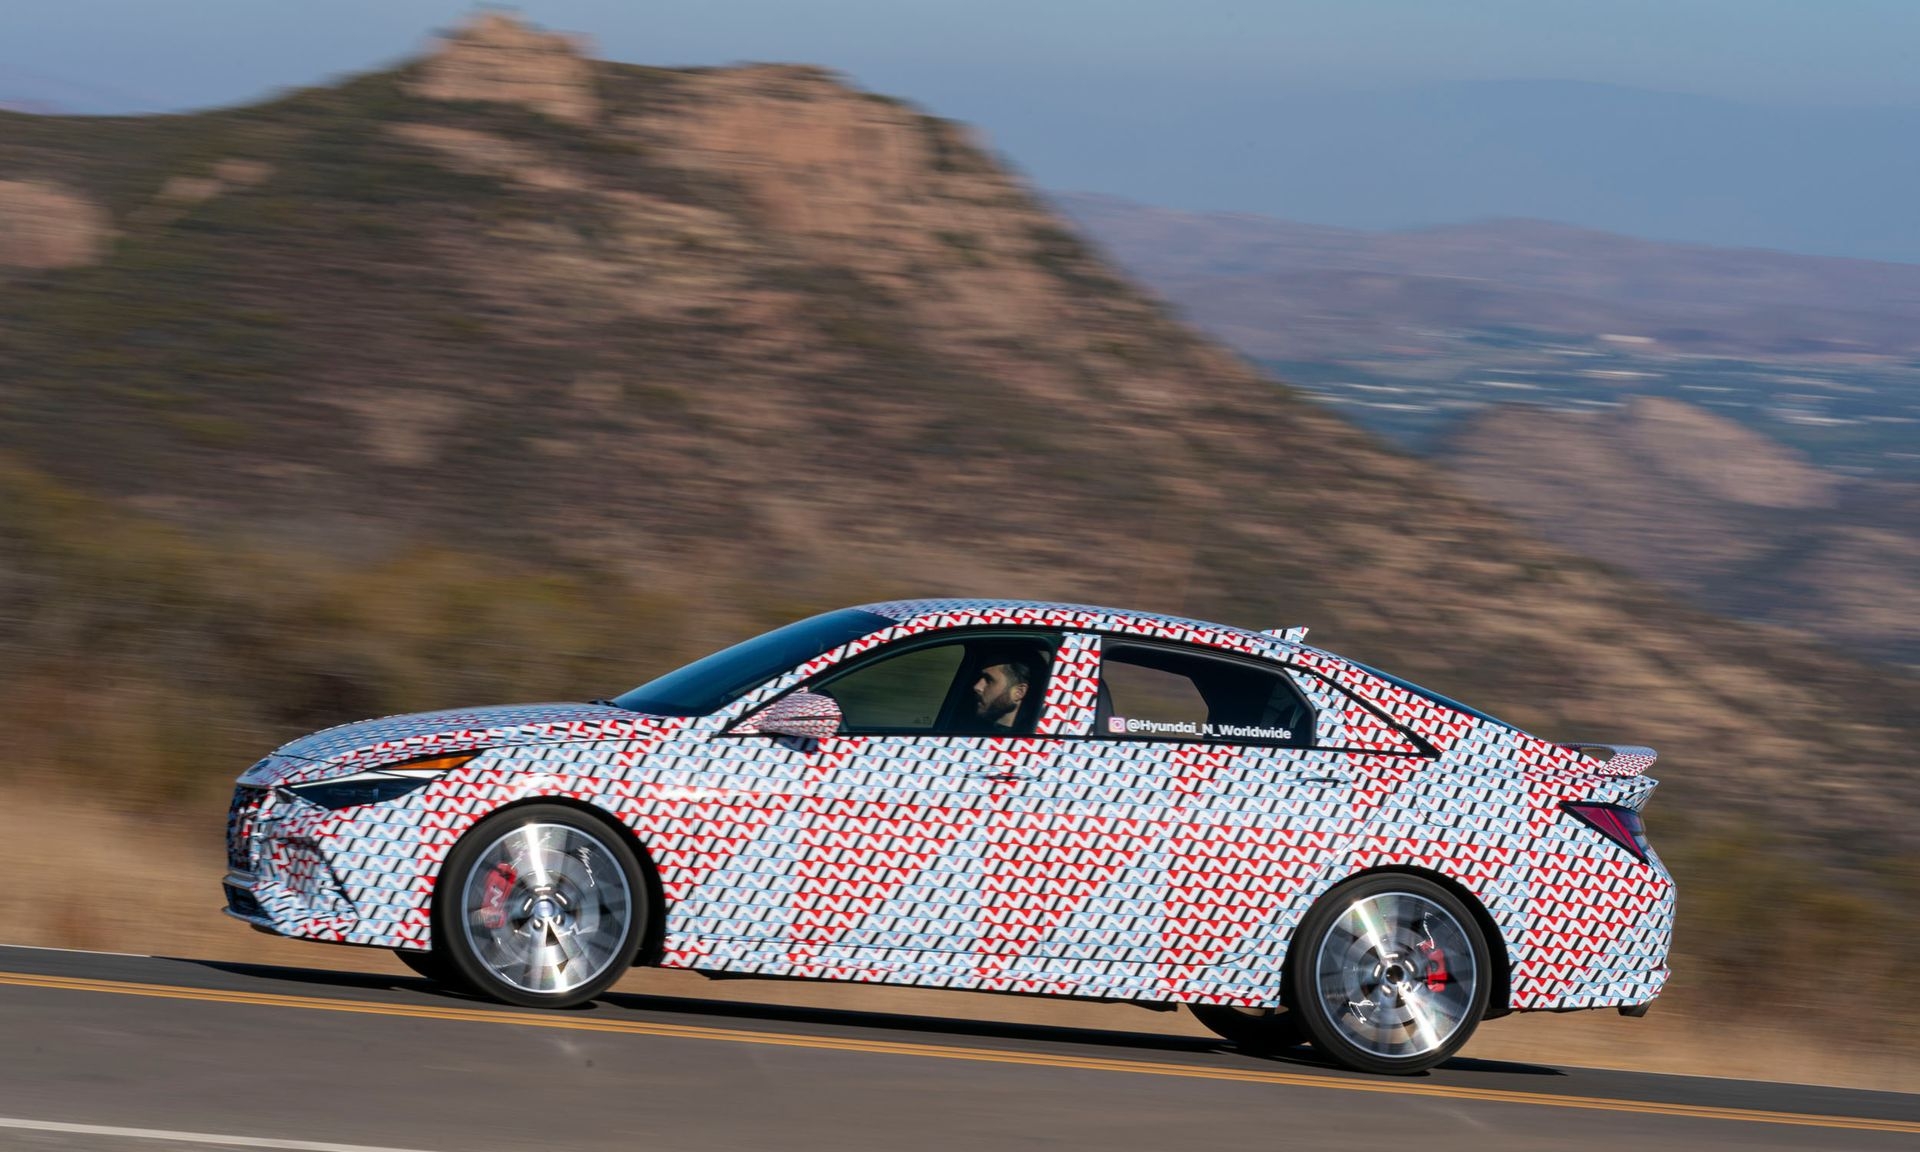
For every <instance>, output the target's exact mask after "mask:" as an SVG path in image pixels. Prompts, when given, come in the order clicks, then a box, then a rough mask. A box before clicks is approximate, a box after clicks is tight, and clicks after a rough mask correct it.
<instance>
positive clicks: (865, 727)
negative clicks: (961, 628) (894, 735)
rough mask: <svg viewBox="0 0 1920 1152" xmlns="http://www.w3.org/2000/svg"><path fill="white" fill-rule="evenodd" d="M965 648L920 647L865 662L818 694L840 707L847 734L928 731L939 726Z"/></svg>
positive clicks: (962, 660)
mask: <svg viewBox="0 0 1920 1152" xmlns="http://www.w3.org/2000/svg"><path fill="white" fill-rule="evenodd" d="M966 656H967V649H966V645H964V644H941V645H938V646H937V647H933V648H918V649H915V650H914V651H912V652H906V653H903V654H901V655H899V656H894V657H891V658H888V659H881V660H878V661H875V662H874V663H871V664H864V665H862V666H860V667H858V668H855V669H853V670H852V671H851V672H848V673H847V674H846V675H844V676H838V677H835V678H834V679H833V680H830V681H828V682H827V683H826V684H823V685H822V686H820V687H819V688H815V689H814V691H816V692H819V693H821V694H823V695H827V696H831V697H833V698H834V699H835V700H837V701H839V703H840V715H841V716H842V717H843V719H842V721H841V725H840V730H841V731H842V732H897V731H913V732H926V731H929V730H931V729H932V728H933V727H934V726H935V725H936V724H938V723H939V722H940V710H941V709H942V708H944V707H946V704H947V694H948V692H949V691H951V690H952V688H953V681H954V678H955V677H957V676H958V675H959V674H960V665H961V663H962V662H964V661H965V660H966Z"/></svg>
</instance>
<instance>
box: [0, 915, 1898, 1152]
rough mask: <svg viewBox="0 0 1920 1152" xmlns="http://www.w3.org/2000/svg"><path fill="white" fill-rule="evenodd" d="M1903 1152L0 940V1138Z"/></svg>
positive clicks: (1138, 1050)
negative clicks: (505, 1003)
mask: <svg viewBox="0 0 1920 1152" xmlns="http://www.w3.org/2000/svg"><path fill="white" fill-rule="evenodd" d="M1681 1146H1684V1147H1686V1148H1689V1149H1717V1148H1725V1149H1734V1148H1740V1149H1750V1148H1867V1149H1872V1148H1889V1149H1891V1148H1905V1149H1911V1148H1914V1147H1916V1146H1920V1095H1905V1094H1897V1093H1882V1092H1859V1091H1849V1090H1844V1089H1836V1088H1816V1087H1806V1086H1801V1085H1783V1084H1762V1083H1753V1082H1747V1081H1738V1080H1718V1079H1708V1078H1691V1077H1674V1076H1652V1075H1641V1074H1635V1073H1626V1072H1612V1071H1601V1070H1595V1069H1583V1068H1550V1067H1544V1066H1536V1065H1524V1064H1509V1063H1494V1062H1489V1061H1476V1060H1464V1059H1463V1060H1454V1061H1451V1062H1449V1063H1448V1064H1447V1065H1446V1066H1444V1067H1442V1068H1440V1069H1437V1070H1435V1071H1434V1072H1432V1073H1430V1074H1428V1075H1425V1076H1420V1077H1412V1078H1394V1079H1384V1078H1377V1077H1366V1076H1358V1075H1353V1074H1349V1073H1345V1072H1342V1071H1339V1070H1336V1069H1333V1068H1330V1067H1327V1066H1325V1065H1322V1064H1318V1063H1315V1062H1314V1061H1313V1060H1311V1059H1310V1058H1309V1055H1308V1053H1306V1052H1304V1051H1303V1052H1302V1053H1301V1054H1300V1057H1299V1058H1297V1059H1270V1058H1269V1059H1263V1058H1257V1057H1250V1056H1245V1055H1242V1054H1240V1053H1237V1052H1234V1051H1232V1050H1231V1049H1228V1048H1225V1047H1223V1046H1220V1045H1214V1044H1210V1043H1208V1042H1206V1041H1203V1040H1194V1039H1188V1038H1183V1037H1176V1036H1164V1035H1147V1034H1135V1033H1120V1032H1105V1031H1088V1030H1080V1029H1065V1028H1050V1027H1035V1026H1022V1025H1002V1024H993V1023H983V1022H979V1021H954V1020H941V1019H931V1018H923V1017H911V1016H898V1015H879V1014H872V1013H859V1012H844V1011H829V1010H823V1009H803V1008H783V1007H773V1006H768V1005H760V1004H742V1003H732V1002H727V1001H709V1000H697V1001H696V1000H677V999H669V998H663V997H649V996H631V995H612V996H609V997H607V998H606V999H605V1000H602V1001H599V1002H596V1003H595V1004H592V1005H589V1006H587V1007H585V1008H582V1009H577V1010H574V1011H569V1012H537V1011H530V1010H522V1009H516V1008H504V1007H500V1006H497V1005H492V1004H484V1003H480V1002H477V1001H473V1000H469V999H465V998H462V997H459V996H455V995H453V994H450V993H445V992H440V991H438V990H436V989H434V988H432V987H431V986H429V985H428V984H426V983H425V982H423V981H418V980H412V979H406V978H399V977H383V976H366V975H357V974H346V973H339V972H319V971H309V970H305V969H292V968H267V967H259V966H248V965H233V964H219V963H212V962H204V961H193V960H180V959H161V958H154V957H145V956H117V955H111V954H102V953H87V952H55V951H43V950H37V949H25V948H5V947H0V1148H6V1149H13V1148H21V1149H45V1150H56V1149H57V1150H77V1149H86V1150H88V1152H135V1150H139V1152H162V1150H175V1152H177V1150H181V1149H186V1150H192V1149H214V1148H236V1147H237V1148H278V1149H304V1150H308V1152H315V1150H328V1152H338V1150H341V1149H352V1150H354V1152H358V1150H360V1149H380V1150H383V1152H385V1150H392V1149H405V1150H409V1152H411V1150H422V1152H456V1150H457V1152H508V1150H531V1149H539V1150H561V1149H566V1150H573V1149H583V1150H584V1149H596V1150H597V1149H619V1150H621V1152H634V1150H635V1149H673V1150H675V1152H682V1150H684V1152H705V1150H718V1149H754V1150H761V1149H832V1150H835V1152H843V1150H845V1152H854V1150H860V1149H875V1150H886V1152H899V1150H923V1149H924V1150H940V1149H964V1150H966V1152H982V1150H985V1149H1003V1148H1012V1149H1022V1148H1043V1147H1044V1148H1097V1149H1101V1150H1103V1152H1109V1150H1111V1152H1123V1150H1132V1149H1140V1150H1149V1149H1151V1150H1156V1152H1157V1150H1164V1149H1181V1150H1183V1152H1185V1150H1188V1149H1212V1148H1250V1149H1251V1148H1261V1149H1270V1148H1276V1147H1307V1148H1341V1149H1343V1150H1344V1149H1371V1148H1379V1149H1389V1148H1390V1149H1395V1150H1400V1149H1406V1148H1419V1149H1423V1150H1426V1152H1442V1150H1446V1149H1454V1148H1462V1149H1465V1148H1472V1149H1476V1150H1481V1149H1527V1150H1530V1152H1531V1150H1535V1149H1542V1148H1570V1149H1572V1148H1595V1149H1598V1148H1608V1149H1617V1148H1620V1147H1635V1148H1660V1147H1681Z"/></svg>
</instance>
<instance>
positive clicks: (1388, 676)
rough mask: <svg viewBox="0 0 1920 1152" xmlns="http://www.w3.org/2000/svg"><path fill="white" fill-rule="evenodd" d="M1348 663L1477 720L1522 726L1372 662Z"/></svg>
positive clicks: (1515, 729) (1505, 725)
mask: <svg viewBox="0 0 1920 1152" xmlns="http://www.w3.org/2000/svg"><path fill="white" fill-rule="evenodd" d="M1347 663H1349V664H1352V665H1353V666H1354V667H1355V668H1358V669H1360V670H1361V671H1363V672H1371V673H1372V674H1374V675H1375V676H1378V677H1380V679H1382V680H1385V681H1386V682H1387V683H1389V684H1391V685H1393V686H1394V687H1395V688H1404V689H1405V690H1407V691H1408V692H1411V693H1413V694H1414V695H1415V696H1418V697H1420V698H1422V699H1424V700H1431V701H1432V702H1433V703H1435V704H1438V705H1440V706H1441V707H1442V708H1451V709H1453V710H1454V711H1455V712H1464V713H1466V714H1467V715H1469V716H1471V717H1473V718H1474V719H1475V720H1485V721H1486V722H1487V723H1489V724H1498V725H1500V727H1502V728H1512V729H1513V730H1514V731H1515V732H1519V731H1520V728H1519V727H1518V726H1517V725H1514V724H1509V723H1507V722H1506V721H1505V720H1502V719H1500V717H1498V716H1489V715H1488V714H1487V713H1485V712H1482V711H1480V709H1478V708H1469V707H1467V706H1466V705H1465V704H1462V703H1460V701H1458V700H1455V699H1453V698H1452V697H1450V696H1442V695H1440V693H1438V692H1435V691H1434V690H1433V689H1431V688H1422V687H1420V685H1418V684H1415V683H1414V682H1413V681H1411V680H1403V679H1401V678H1400V677H1398V676H1395V675H1394V674H1393V673H1391V672H1382V671H1380V669H1378V668H1375V667H1373V666H1372V665H1370V664H1362V663H1360V662H1359V661H1358V660H1349V661H1347Z"/></svg>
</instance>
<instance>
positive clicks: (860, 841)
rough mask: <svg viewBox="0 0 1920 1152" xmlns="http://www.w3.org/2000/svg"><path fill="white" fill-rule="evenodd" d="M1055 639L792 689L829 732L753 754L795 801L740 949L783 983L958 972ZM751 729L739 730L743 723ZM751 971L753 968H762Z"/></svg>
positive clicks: (773, 741) (875, 656)
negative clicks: (826, 718)
mask: <svg viewBox="0 0 1920 1152" xmlns="http://www.w3.org/2000/svg"><path fill="white" fill-rule="evenodd" d="M1058 639H1059V638H1058V636H1057V635H1056V634H1050V633H1042V632H1035V631H1022V630H1005V629H987V630H981V629H975V630H969V631H966V632H959V633H953V634H948V635H946V636H935V637H931V638H923V637H916V638H911V639H907V640H902V641H897V642H895V643H894V644H892V645H889V646H887V647H886V648H883V649H881V650H879V651H877V652H874V653H869V654H867V655H865V656H864V657H863V658H861V659H858V660H856V661H853V662H849V663H848V664H847V665H845V666H844V667H839V668H832V669H828V670H826V671H825V672H823V673H821V674H820V675H818V676H816V677H815V678H813V679H812V680H811V681H809V682H808V683H807V684H805V685H804V687H805V688H807V690H809V691H812V692H817V693H820V694H822V695H826V696H831V697H833V698H834V699H835V700H836V701H837V702H838V704H839V705H840V709H841V713H842V717H843V720H842V724H841V731H840V732H838V733H836V734H835V735H834V736H832V737H829V738H827V739H825V740H821V741H818V742H802V741H792V740H786V739H780V738H770V737H764V736H722V737H718V738H717V739H721V740H729V739H732V740H740V741H742V742H743V743H744V742H761V743H762V746H763V747H764V748H765V751H766V754H767V755H769V756H772V757H776V758H780V759H791V761H792V765H791V767H792V769H793V770H794V781H795V782H794V784H793V785H792V788H793V791H794V795H795V800H794V802H793V803H792V804H791V806H789V807H788V808H787V809H786V811H785V812H784V813H783V814H782V815H781V817H780V819H779V821H778V827H777V828H775V829H774V830H773V832H772V835H771V836H770V837H769V838H768V839H769V843H768V847H767V850H766V851H764V852H762V853H761V857H760V861H759V863H760V865H761V867H760V868H758V869H756V871H757V872H758V873H759V874H758V875H756V876H754V877H752V878H751V879H750V880H749V881H748V883H750V884H752V885H754V886H755V887H758V888H762V889H763V890H765V891H767V892H768V894H769V895H772V896H776V897H777V900H775V901H770V902H766V903H768V905H769V906H770V907H772V908H774V909H777V911H776V912H775V913H774V915H772V916H770V917H769V918H768V919H766V920H765V921H764V922H761V923H759V924H757V925H754V926H753V928H752V938H755V939H758V940H760V941H762V942H763V943H764V944H766V945H769V946H777V948H776V950H777V951H778V952H779V953H780V956H779V958H778V959H777V961H776V962H775V964H774V966H775V967H776V968H778V970H780V971H783V972H785V973H786V974H790V975H804V976H825V977H836V978H867V979H886V978H889V976H890V975H897V974H898V973H900V972H902V971H904V970H914V971H919V972H922V973H927V972H932V971H934V970H939V971H943V972H944V971H948V970H951V969H955V968H957V967H960V966H964V963H965V962H966V958H968V957H970V956H971V955H972V954H973V953H974V950H975V947H976V940H977V937H978V936H979V934H980V932H981V925H980V915H981V909H982V906H983V901H984V899H985V897H984V895H983V893H982V885H981V880H982V876H983V875H984V873H985V870H986V867H987V865H986V861H985V857H986V853H987V843H988V837H989V829H990V821H991V817H992V815H993V813H994V812H995V811H997V806H998V802H999V797H1000V796H1001V795H1003V794H1004V793H1005V791H1006V790H1007V789H1008V788H1009V787H1011V786H1012V782H1013V781H1014V780H1015V779H1016V778H1017V777H1016V775H1015V772H1016V771H1017V769H1018V766H1019V763H1020V758H1021V753H1019V752H1017V751H1015V750H1014V749H1015V748H1016V746H1018V747H1025V746H1027V745H1030V744H1032V743H1033V741H1034V736H1033V733H1034V732H1035V731H1036V729H1037V727H1039V725H1040V722H1041V720H1042V717H1043V716H1044V714H1045V711H1046V702H1047V686H1048V683H1049V681H1050V679H1051V673H1052V667H1053V657H1054V650H1055V647H1056V646H1057V644H1058ZM749 719H750V718H749ZM763 966H764V965H763Z"/></svg>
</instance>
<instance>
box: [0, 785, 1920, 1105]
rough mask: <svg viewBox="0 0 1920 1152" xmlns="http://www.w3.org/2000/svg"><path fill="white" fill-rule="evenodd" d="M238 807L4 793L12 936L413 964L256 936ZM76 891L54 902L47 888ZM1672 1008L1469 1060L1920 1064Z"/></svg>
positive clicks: (759, 985) (793, 999) (1077, 1011)
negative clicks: (183, 812)
mask: <svg viewBox="0 0 1920 1152" xmlns="http://www.w3.org/2000/svg"><path fill="white" fill-rule="evenodd" d="M222 817H223V812H222V811H221V810H219V809H215V808H209V809H207V810H205V811H199V812H196V813H195V814H194V815H193V817H192V818H191V819H190V820H189V821H187V822H185V823H169V824H157V823H154V822H152V821H150V820H145V819H141V818H139V817H137V816H134V815H129V814H126V813H120V812H112V811H108V810H105V809H101V808H99V807H97V806H92V805H89V804H88V803H86V802H85V801H84V800H80V799H77V798H75V797H72V796H69V795H61V794H58V793H56V792H50V791H27V790H24V789H21V788H19V787H9V788H7V789H5V790H0V874H4V875H6V876H7V877H9V881H10V882H9V883H7V884H5V885H0V924H4V925H5V928H4V930H0V932H3V933H4V935H3V936H0V943H8V944H25V945H34V946H40V947H52V948H86V949H99V950H104V951H115V952H135V953H149V954H155V955H177V956H191V957H196V958H202V959H217V960H232V961H245V962H254V963H262V964H285V965H293V966H298V967H306V968H337V969H348V970H357V971H368V972H383V973H392V974H403V973H405V971H406V970H405V969H404V968H403V967H402V966H401V965H400V964H399V962H398V961H396V960H394V959H393V958H392V957H390V956H388V955H387V954H386V953H384V952H380V951H376V950H370V949H361V948H330V947H325V946H321V945H316V944H306V943H299V942H295V941H289V940H281V939H277V938H275V937H270V936H265V935H262V934H260V933H256V932H254V931H252V930H251V929H248V928H246V927H245V926H243V925H241V924H239V923H238V922H236V921H233V920H230V919H227V918H226V917H224V916H221V915H220V914H219V911H218V909H219V905H220V889H219V879H220V874H221V871H222V869H223V867H224V861H223V858H222V855H221V843H222V842H221V820H222ZM50 890H57V891H59V892H61V893H62V894H63V899H62V901H61V902H60V903H59V904H58V905H57V906H56V907H57V910H56V911H55V912H53V913H52V914H51V915H49V914H48V912H47V903H48V902H47V901H46V899H45V894H46V893H47V892H48V891H50ZM620 987H621V990H623V991H627V992H634V993H641V994H648V995H658V996H675V997H687V998H693V999H712V1000H727V1001H733V1002H748V1003H760V1004H781V1005H803V1006H809V1007H820V1008H841V1009H850V1010H859V1011H864V1012H883V1013H898V1014H902V1015H917V1016H939V1017H948V1018H958V1019H974V1020H997V1021H1013V1022H1019V1023H1027V1024H1043V1025H1054V1026H1060V1027H1074V1028H1093V1029H1111V1030H1114V1031H1122V1032H1159V1033H1172V1034H1177V1035H1189V1036H1204V1035H1207V1032H1206V1030H1205V1029H1203V1028H1201V1027H1200V1026H1199V1025H1198V1024H1197V1023H1196V1022H1195V1021H1194V1019H1193V1018H1192V1017H1191V1016H1189V1015H1187V1014H1186V1013H1184V1012H1181V1013H1177V1014H1176V1013H1162V1012H1145V1011H1141V1010H1140V1009H1137V1008H1131V1007H1127V1006H1125V1005H1105V1004H1086V1003H1077V1002H1069V1001H1048V1000H1042V999H1037V998H1029V997H1010V996H983V995H978V994H974V993H966V992H941V991H932V990H924V989H909V988H883V987H851V986H846V985H835V984H810V983H802V982H786V981H767V982H764V983H763V982H751V981H737V982H736V981H728V982H725V983H715V982H712V981H708V980H706V979H703V978H702V977H699V976H697V975H695V974H694V973H691V972H682V971H666V970H645V971H640V972H636V973H634V974H633V975H631V976H629V977H628V978H627V979H626V980H625V981H624V982H622V984H621V985H620ZM1666 1007H1667V1005H1665V1004H1663V1005H1660V1006H1657V1007H1656V1008H1655V1010H1654V1012H1653V1013H1652V1014H1650V1015H1649V1016H1648V1017H1647V1018H1645V1019H1643V1020H1626V1019H1622V1018H1620V1017H1618V1016H1616V1015H1614V1014H1612V1013H1602V1012H1592V1013H1572V1014H1567V1015H1557V1016H1554V1015H1521V1016H1513V1017H1509V1018H1507V1019H1504V1020H1497V1021H1493V1022H1491V1023H1489V1024H1487V1025H1486V1026H1485V1027H1483V1028H1482V1029H1481V1031H1480V1034H1479V1035H1478V1036H1477V1037H1476V1038H1475V1039H1474V1041H1473V1042H1472V1043H1471V1044H1470V1045H1469V1046H1468V1048H1467V1050H1466V1053H1465V1055H1467V1056H1470V1057H1474V1058H1478V1059H1484V1060H1509V1061H1522V1062H1529V1063H1541V1064H1568V1065H1581V1066H1590V1067H1614V1068H1631V1069H1638V1070H1641V1071H1651V1072H1670V1073H1679V1074H1687V1075H1712V1076H1735V1077H1741V1078H1751V1079H1762V1080H1778V1081H1792V1082H1798V1083H1809V1084H1832V1085H1839V1086H1846V1087H1856V1088H1875V1089H1882V1090H1893V1091H1913V1090H1914V1088H1915V1086H1916V1085H1917V1084H1920V1060H1915V1059H1912V1058H1890V1057H1889V1056H1887V1055H1886V1054H1885V1053H1880V1052H1868V1051H1866V1050H1864V1049H1857V1048H1851V1047H1848V1046H1845V1045H1841V1044H1835V1043H1831V1042H1828V1041H1825V1040H1823V1039H1822V1038H1821V1037H1820V1036H1818V1035H1816V1034H1812V1033H1811V1032H1809V1031H1806V1030H1796V1029H1795V1028H1794V1027H1793V1026H1792V1021H1791V1020H1790V1019H1789V1020H1786V1021H1782V1022H1777V1023H1769V1022H1768V1021H1766V1020H1764V1019H1760V1020H1756V1021H1754V1022H1751V1023H1742V1024H1728V1023H1725V1022H1721V1021H1713V1020H1706V1019H1700V1018H1698V1017H1695V1016H1691V1015H1688V1014H1686V1013H1685V1012H1684V1011H1683V1010H1682V1011H1663V1010H1662V1009H1664V1008H1666Z"/></svg>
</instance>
